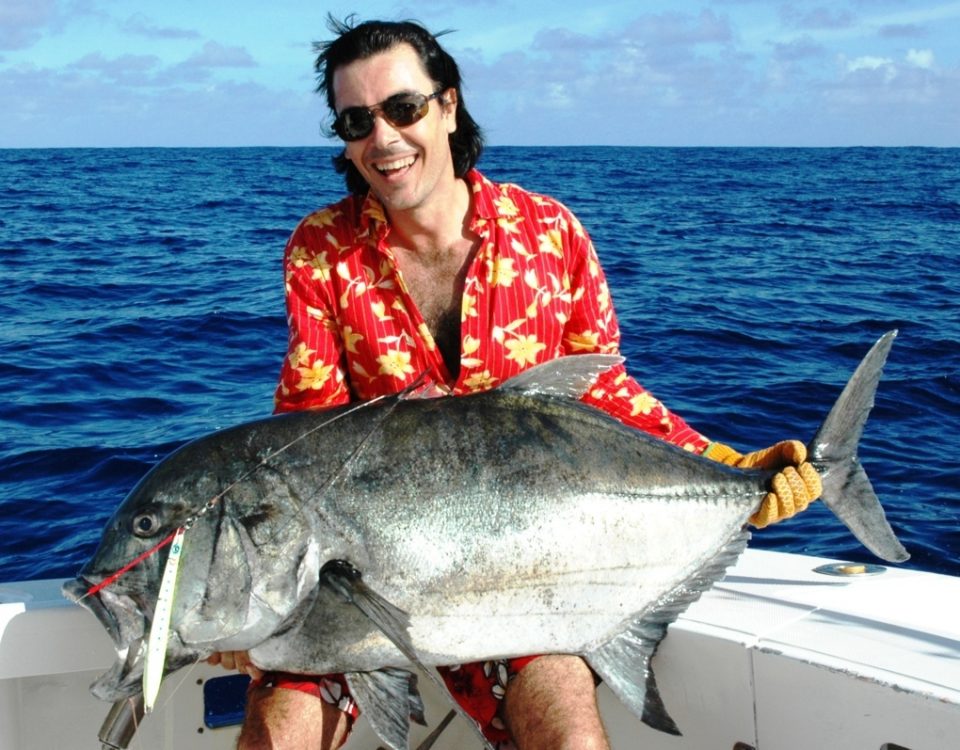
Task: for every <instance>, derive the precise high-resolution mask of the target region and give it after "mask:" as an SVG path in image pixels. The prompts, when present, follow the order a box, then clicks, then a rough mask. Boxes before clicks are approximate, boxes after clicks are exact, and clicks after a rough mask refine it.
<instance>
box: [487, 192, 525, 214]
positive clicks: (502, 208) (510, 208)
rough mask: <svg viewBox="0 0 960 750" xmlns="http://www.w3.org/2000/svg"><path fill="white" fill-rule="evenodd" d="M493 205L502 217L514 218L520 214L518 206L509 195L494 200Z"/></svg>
mask: <svg viewBox="0 0 960 750" xmlns="http://www.w3.org/2000/svg"><path fill="white" fill-rule="evenodd" d="M493 205H495V206H496V207H497V213H499V214H501V215H502V216H511V217H513V216H516V215H517V214H519V213H520V209H519V208H517V204H516V203H514V202H513V198H511V197H510V196H509V195H501V196H500V197H499V198H496V199H494V201H493Z"/></svg>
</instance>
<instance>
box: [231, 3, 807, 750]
mask: <svg viewBox="0 0 960 750" xmlns="http://www.w3.org/2000/svg"><path fill="white" fill-rule="evenodd" d="M331 25H332V28H333V30H334V31H335V32H336V33H337V38H336V39H334V40H333V41H332V42H329V43H327V44H324V45H320V46H319V47H318V49H319V53H320V54H319V57H318V59H317V71H318V73H319V74H320V85H319V89H320V91H322V92H323V93H325V94H326V96H327V101H328V104H329V106H330V109H331V111H332V112H333V114H334V116H335V118H336V119H335V123H334V131H335V132H336V133H337V135H339V137H340V138H341V139H342V140H343V141H344V151H343V153H342V154H341V155H340V156H339V157H338V158H337V159H336V161H335V163H336V166H337V169H338V170H339V171H341V172H343V173H344V174H345V177H346V182H347V186H348V188H349V190H350V193H351V195H350V196H349V197H347V198H346V199H344V200H342V201H340V202H339V203H337V204H335V205H333V206H330V207H328V208H326V209H323V210H321V211H318V212H316V213H313V214H311V215H310V216H308V217H307V218H306V219H304V220H303V221H302V222H301V224H300V225H299V226H298V227H297V229H296V230H295V231H294V233H293V235H292V236H291V238H290V241H289V242H288V245H287V250H286V254H285V280H286V294H287V309H288V318H289V324H290V340H289V351H288V355H287V357H286V359H285V361H284V363H283V368H282V372H281V377H280V384H279V386H278V389H277V404H276V405H277V410H278V411H290V410H295V409H307V408H325V407H329V406H332V405H334V404H341V403H345V402H348V401H352V400H363V399H369V398H372V397H375V396H379V395H383V394H387V393H395V392H397V391H400V390H402V389H404V388H406V387H408V386H410V385H412V384H413V383H415V382H416V381H418V380H420V379H422V378H423V377H424V376H425V377H426V380H427V382H429V383H430V384H432V385H433V386H435V387H436V388H438V389H440V390H442V391H445V392H447V393H450V394H453V395H461V394H466V393H470V392H473V391H477V390H485V389H488V388H491V387H495V386H496V385H498V384H500V383H502V382H504V381H506V380H507V379H509V378H510V377H511V376H513V375H515V374H517V373H519V372H521V371H523V370H524V369H526V368H528V367H530V366H532V365H534V364H537V363H541V362H545V361H548V360H550V359H552V358H555V357H558V356H562V355H566V354H577V353H580V352H608V353H615V352H617V350H618V344H619V330H618V328H617V323H616V317H615V315H614V312H613V307H612V304H611V302H610V297H609V292H608V289H607V285H606V282H605V280H604V276H603V272H602V270H601V268H600V265H599V262H598V260H597V257H596V254H595V252H594V249H593V246H592V244H591V242H590V240H589V237H588V236H587V234H586V232H585V231H584V230H583V228H582V227H581V226H580V224H579V222H578V221H577V220H576V218H575V217H574V216H573V214H572V213H570V211H569V210H567V209H566V208H565V207H564V206H562V205H561V204H559V203H557V202H556V201H553V200H551V199H549V198H546V197H543V196H537V195H533V194H531V193H528V192H526V191H524V190H522V189H520V188H518V187H516V186H513V185H495V184H493V183H491V182H490V181H488V180H487V179H486V178H484V177H483V176H482V175H481V174H480V173H479V172H477V171H476V170H475V169H474V165H475V164H476V161H477V159H478V157H479V155H480V152H481V150H482V138H481V135H480V131H479V128H478V127H477V125H476V123H474V121H473V120H472V118H471V117H470V115H469V114H468V112H467V110H466V108H465V106H464V103H463V94H462V91H461V86H460V75H459V71H458V70H457V66H456V63H455V62H454V61H453V59H452V58H451V57H450V56H449V55H448V54H447V53H446V52H445V51H443V49H442V48H441V47H440V46H439V44H438V43H437V41H436V39H435V38H434V37H433V36H432V35H431V34H429V33H428V32H427V31H426V30H424V29H423V28H421V27H420V26H417V25H416V24H412V23H381V22H370V23H364V24H360V25H358V26H355V27H352V26H349V25H344V24H337V23H335V22H332V24H331ZM584 401H586V402H587V403H591V404H593V405H595V406H597V407H598V408H600V409H603V410H604V411H606V412H608V413H610V414H611V415H613V416H615V417H616V418H618V419H620V420H621V421H623V422H625V423H627V424H630V425H632V426H634V427H636V428H638V429H642V430H645V431H646V432H648V433H651V434H654V435H656V436H658V437H661V438H663V439H665V440H668V441H670V442H672V443H674V444H676V445H679V446H682V447H684V448H686V449H688V450H691V451H694V452H697V453H705V454H706V455H707V456H709V457H711V458H714V459H716V460H722V461H724V462H726V463H730V464H732V465H739V466H763V467H765V468H780V469H782V471H781V472H780V473H779V474H778V475H776V477H775V478H774V480H773V486H772V488H771V490H772V491H771V493H770V494H769V495H768V496H767V498H766V499H765V501H764V504H763V506H762V507H761V509H760V511H758V514H757V515H756V516H755V517H754V519H752V520H753V521H754V523H756V524H758V525H765V524H766V523H769V522H773V521H776V520H779V519H781V518H784V517H788V516H790V515H792V514H793V513H795V512H797V511H798V510H802V509H803V508H805V507H806V505H807V504H809V502H811V501H812V500H813V499H815V498H816V497H817V496H818V495H819V493H820V486H819V478H818V477H817V475H816V472H815V471H814V470H813V469H812V467H811V466H810V465H809V464H807V463H804V461H805V455H804V454H805V451H804V448H803V446H802V444H800V443H798V442H796V441H785V442H783V443H778V444H777V445H775V446H773V447H771V448H768V449H766V450H764V451H758V452H756V453H753V454H748V455H747V456H742V455H740V454H739V453H737V452H736V451H734V450H733V449H732V448H729V447H727V446H723V445H721V444H718V443H711V442H710V441H709V440H707V439H706V438H705V437H703V436H702V435H700V434H699V433H698V432H696V431H695V430H694V429H692V428H691V427H690V426H689V425H687V424H686V423H685V422H684V421H683V420H682V419H681V418H680V417H678V416H676V415H674V414H672V413H671V412H670V411H669V410H668V409H667V408H666V407H664V406H663V404H661V403H660V402H659V401H657V400H656V399H655V398H654V397H653V396H651V395H650V394H649V393H648V392H647V391H645V390H644V389H643V388H642V387H641V386H640V384H639V383H637V382H636V381H635V380H633V379H632V378H631V377H629V376H628V375H627V373H626V371H625V369H624V368H623V366H619V367H617V368H614V369H613V370H611V371H609V372H608V373H606V374H604V375H603V376H601V377H600V379H599V380H598V381H597V383H596V384H595V385H594V386H593V387H592V388H591V390H590V392H589V393H588V394H587V395H586V396H585V397H584ZM220 658H221V657H215V659H214V661H217V660H219V659H220ZM222 662H223V664H224V665H225V666H228V667H237V668H241V669H245V670H246V671H249V672H250V673H251V674H252V675H253V676H254V677H255V678H256V679H255V682H254V687H252V688H251V691H250V694H249V702H248V709H247V718H246V721H245V725H244V728H243V731H242V733H241V739H240V746H241V747H243V748H248V747H249V748H254V747H256V748H264V747H282V748H319V747H323V748H332V747H337V746H339V744H341V743H342V742H344V741H345V739H346V737H347V735H348V732H349V727H350V724H351V722H352V720H353V718H354V717H355V716H356V715H357V711H356V706H355V705H354V704H353V702H352V701H351V699H350V697H349V693H348V690H347V686H346V683H345V682H344V681H343V679H342V677H340V676H337V675H324V676H318V677H316V678H310V677H306V678H305V677H302V676H296V675H277V674H271V675H263V674H261V673H260V672H259V670H257V669H256V668H255V667H254V666H253V665H250V663H249V659H248V658H247V656H246V654H224V655H222ZM441 671H442V674H443V677H444V679H445V680H446V682H447V685H448V687H450V689H451V691H452V692H453V694H454V695H455V697H456V698H457V700H458V701H459V702H460V703H461V705H463V706H464V707H465V708H466V710H467V711H468V712H469V713H470V714H471V715H472V716H474V717H475V718H476V720H477V721H478V723H479V724H480V726H481V728H482V730H483V732H484V734H485V735H486V736H487V737H488V738H489V739H490V740H491V741H492V742H495V743H504V746H506V745H507V743H509V742H510V741H511V740H512V741H513V742H515V743H516V745H517V746H518V747H520V748H523V749H524V750H525V749H527V748H551V749H552V750H556V749H557V748H577V749H578V750H586V749H589V748H606V747H608V744H607V741H606V737H605V734H604V731H603V727H602V724H601V722H600V718H599V714H598V711H597V707H596V702H595V699H594V692H595V691H594V687H595V683H594V676H593V674H592V673H591V671H590V669H589V668H588V667H587V665H586V664H585V663H584V662H583V661H582V660H581V659H579V658H577V657H572V656H539V657H529V658H524V659H513V660H503V661H500V662H491V663H487V664H473V665H462V666H457V667H453V668H450V669H444V670H441Z"/></svg>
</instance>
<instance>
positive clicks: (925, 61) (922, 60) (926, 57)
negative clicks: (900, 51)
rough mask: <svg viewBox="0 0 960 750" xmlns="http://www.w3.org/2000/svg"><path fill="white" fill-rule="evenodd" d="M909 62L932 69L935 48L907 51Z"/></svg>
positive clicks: (918, 66)
mask: <svg viewBox="0 0 960 750" xmlns="http://www.w3.org/2000/svg"><path fill="white" fill-rule="evenodd" d="M907 62H908V63H910V64H911V65H913V66H915V67H917V68H924V69H926V70H931V69H932V68H933V50H929V49H911V50H910V51H909V52H907Z"/></svg>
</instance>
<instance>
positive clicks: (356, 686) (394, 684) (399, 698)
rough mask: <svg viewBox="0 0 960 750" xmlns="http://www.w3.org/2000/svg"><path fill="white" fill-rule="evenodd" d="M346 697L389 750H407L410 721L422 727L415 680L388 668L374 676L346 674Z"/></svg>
mask: <svg viewBox="0 0 960 750" xmlns="http://www.w3.org/2000/svg"><path fill="white" fill-rule="evenodd" d="M344 677H345V678H346V680H347V685H349V686H350V694H351V695H352V696H353V699H354V700H355V701H356V702H357V705H358V706H359V707H360V710H361V711H362V712H363V714H364V715H365V716H366V717H367V718H368V719H369V721H370V726H371V727H373V731H374V732H376V734H377V736H378V737H379V738H380V739H381V740H383V741H384V742H385V743H386V745H387V747H389V748H390V750H408V748H409V746H410V720H411V719H413V720H414V721H415V722H417V723H418V724H420V725H425V724H426V719H424V716H423V699H422V698H421V697H420V692H419V691H418V690H417V676H416V675H415V674H413V673H411V672H408V671H406V670H405V669H396V668H393V667H388V668H386V669H380V670H377V671H376V672H347V673H346V674H345V675H344Z"/></svg>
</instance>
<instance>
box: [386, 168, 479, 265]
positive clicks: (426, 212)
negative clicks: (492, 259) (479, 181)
mask: <svg viewBox="0 0 960 750" xmlns="http://www.w3.org/2000/svg"><path fill="white" fill-rule="evenodd" d="M471 210H472V201H471V199H470V186H469V185H468V184H467V182H466V180H463V179H459V178H458V179H455V180H454V181H453V183H452V184H451V186H450V189H449V190H447V191H444V193H443V194H442V195H437V196H435V197H434V198H433V199H432V200H431V201H429V202H428V203H427V204H425V205H423V206H418V207H417V208H414V209H410V210H408V211H394V212H389V211H388V217H387V218H388V220H389V222H390V229H391V232H390V244H391V245H394V246H395V247H401V248H403V249H405V250H408V251H412V252H442V251H443V250H444V249H445V248H448V247H450V246H451V245H453V244H455V243H457V242H458V241H462V240H463V238H464V236H465V234H466V233H467V231H468V229H469V226H470V213H471Z"/></svg>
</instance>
